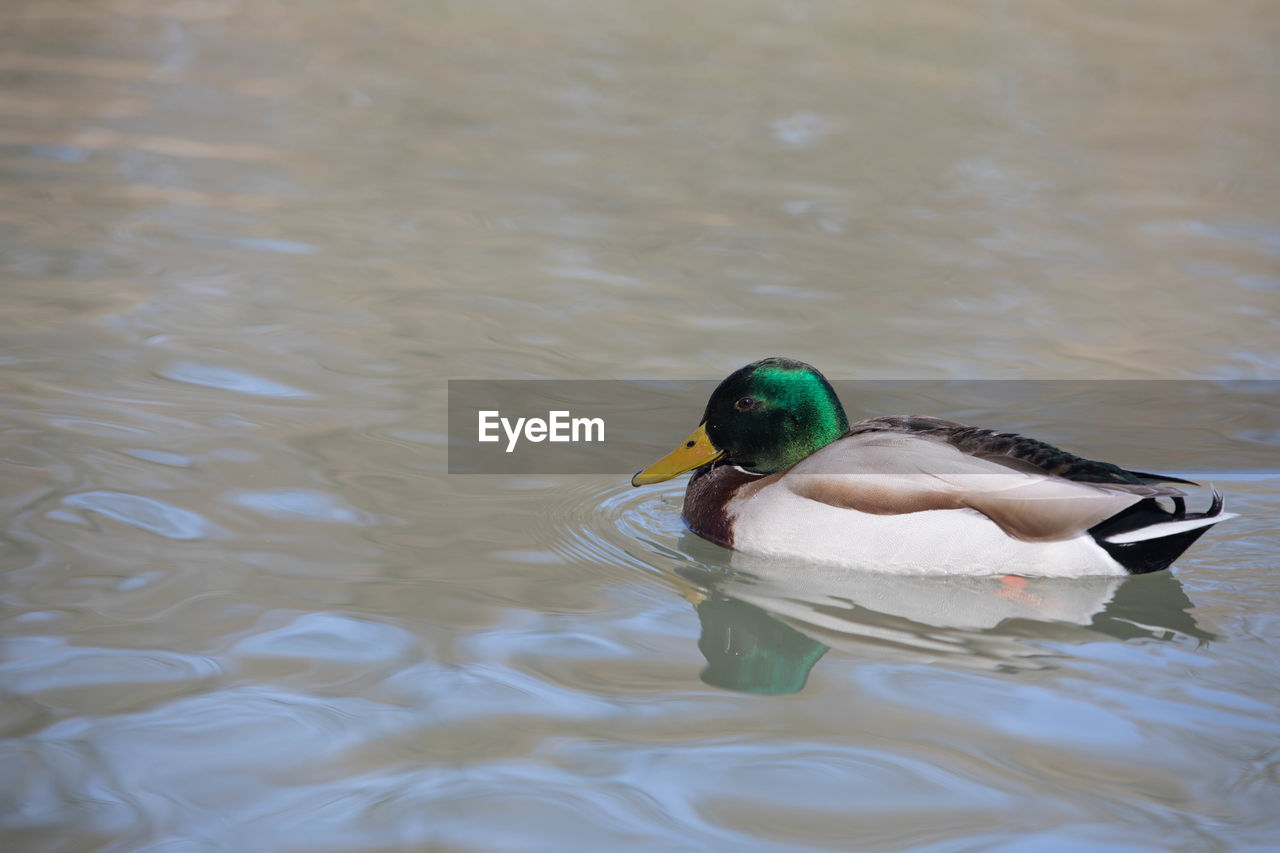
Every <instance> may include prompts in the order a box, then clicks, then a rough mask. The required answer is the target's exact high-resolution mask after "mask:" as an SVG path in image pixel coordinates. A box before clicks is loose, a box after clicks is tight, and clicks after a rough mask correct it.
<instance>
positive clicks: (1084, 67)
mask: <svg viewBox="0 0 1280 853" xmlns="http://www.w3.org/2000/svg"><path fill="white" fill-rule="evenodd" d="M1278 37H1280V19H1278V18H1277V16H1276V14H1275V12H1274V10H1273V9H1272V7H1271V6H1270V4H1265V3H1248V2H1238V3H1230V4H1193V3H1181V4H1175V5H1172V6H1171V5H1169V4H1168V3H1148V2H1136V3H1129V4H1121V5H1091V6H1083V7H1082V6H1070V7H1067V6H1062V5H1060V4H1051V3H1020V4H999V3H980V4H968V5H966V6H964V7H963V8H957V7H955V6H953V5H952V4H945V3H938V4H932V3H913V4H894V5H890V6H885V5H881V4H844V3H832V4H806V3H800V2H789V3H776V4H766V3H751V2H748V3H740V2H734V3H724V2H712V3H703V4H697V5H696V6H693V7H688V6H686V5H684V4H675V3H635V2H624V0H612V1H611V0H605V2H595V1H594V0H593V2H590V3H586V2H574V0H570V2H563V3H543V2H534V3H521V4H516V3H505V2H496V0H495V2H482V3H472V2H467V3H435V4H418V3H378V4H345V3H344V4H315V3H308V2H302V0H280V2H269V3H215V2H199V0H192V2H176V0H175V2H146V0H103V2H98V3H93V4H83V3H75V2H37V0H30V2H23V0H16V2H14V0H11V2H8V3H6V4H4V8H3V10H0V193H2V194H3V199H4V203H3V204H0V270H2V277H0V281H3V306H4V308H3V312H0V345H2V350H0V371H2V374H0V392H2V393H3V403H4V411H3V429H0V482H2V483H3V489H2V490H0V518H2V519H3V524H2V525H0V529H2V530H3V551H0V560H2V561H3V563H2V565H3V568H4V575H3V586H2V588H0V589H2V595H3V603H4V610H3V619H4V621H3V629H2V631H3V643H4V659H3V660H4V662H3V665H2V668H0V689H2V691H3V698H0V735H2V736H3V740H0V768H3V772H0V786H2V787H3V795H2V796H0V832H2V833H3V844H4V847H5V849H6V850H22V851H27V850H32V851H46V850H48V851H55V850H56V851H73V850H74V851H79V850H112V851H118V850H155V851H159V850H165V851H169V850H175V851H176V850H205V849H209V850H250V849H253V850H298V851H303V850H306V851H314V850H391V849H423V848H431V849H448V850H493V849H512V850H515V849H580V850H596V849H633V850H640V849H677V850H686V849H687V850H705V849H749V850H794V849H839V848H846V849H848V848H851V849H863V850H869V849H892V850H900V849H907V848H912V849H921V850H958V849H1008V850H1024V849H1025V850H1031V849H1035V850H1045V849H1049V850H1053V849H1077V848H1079V847H1080V846H1083V845H1085V844H1088V845H1090V846H1091V847H1092V848H1094V849H1101V850H1125V851H1128V850H1146V849H1152V850H1163V849H1188V850H1191V849H1194V850H1247V849H1267V848H1270V847H1271V846H1273V844H1274V840H1275V838H1276V837H1277V833H1280V821H1278V820H1277V818H1276V817H1275V804H1276V802H1277V795H1278V794H1280V778H1278V777H1280V746H1278V745H1280V737H1278V736H1280V715H1278V714H1277V711H1276V698H1277V695H1276V684H1277V683H1280V665H1278V664H1277V662H1276V654H1275V649H1276V647H1277V644H1278V643H1280V618H1278V617H1277V615H1276V613H1277V612H1278V605H1280V581H1278V580H1277V573H1276V562H1277V561H1276V556H1275V542H1276V532H1277V527H1276V522H1275V518H1276V517H1277V515H1278V514H1280V477H1277V475H1276V473H1275V471H1276V469H1275V465H1274V462H1273V460H1274V457H1273V456H1271V455H1270V454H1272V453H1273V448H1274V447H1275V445H1276V439H1277V435H1280V433H1277V431H1276V421H1275V418H1274V417H1272V418H1271V419H1270V421H1269V422H1268V421H1267V420H1266V419H1265V418H1264V419H1262V421H1261V422H1259V421H1258V419H1256V418H1252V419H1250V418H1243V417H1241V415H1240V413H1239V412H1237V411H1234V410H1232V411H1225V412H1221V413H1214V412H1210V413H1209V414H1208V415H1207V416H1206V418H1205V420H1204V423H1205V424H1206V426H1205V428H1204V429H1203V430H1201V431H1197V432H1196V433H1195V434H1194V435H1192V436H1188V443H1187V446H1188V448H1190V449H1191V450H1192V451H1193V452H1191V453H1189V454H1188V456H1187V458H1185V459H1184V460H1183V461H1182V462H1181V463H1180V464H1181V465H1182V466H1183V467H1181V468H1180V469H1179V471H1183V472H1190V473H1196V474H1197V475H1198V476H1205V475H1208V476H1207V477H1205V478H1206V479H1212V480H1213V481H1214V482H1215V483H1216V484H1217V485H1218V487H1219V488H1221V489H1222V490H1223V491H1224V492H1225V493H1226V494H1227V500H1228V507H1229V508H1230V509H1231V510H1233V511H1235V512H1238V513H1240V514H1241V518H1239V519H1236V520H1233V521H1231V522H1229V523H1227V524H1224V525H1222V526H1220V527H1219V528H1217V529H1215V530H1213V531H1212V532H1211V533H1210V534H1208V535H1207V536H1206V537H1205V538H1204V539H1203V540H1202V541H1201V543H1199V544H1197V545H1196V546H1195V547H1194V548H1193V549H1192V550H1191V551H1190V552H1189V553H1188V554H1187V555H1186V556H1185V557H1184V558H1183V559H1182V560H1180V561H1179V562H1178V564H1177V566H1176V567H1175V568H1174V570H1173V571H1172V572H1170V573H1164V574H1161V575H1155V576H1147V577H1139V578H1135V579H1132V580H1128V581H1125V582H1122V583H1119V582H1097V581H1083V582H1080V583H1075V584H1073V583H1066V584H1064V583H1061V582H1057V583H1047V582H1030V583H1028V584H1026V585H1023V586H1018V585H1016V584H1014V585H1009V584H1006V583H1002V582H1000V581H998V580H995V579H980V580H971V581H963V580H956V579H952V580H949V581H945V582H943V581H936V582H931V581H930V580H928V579H915V580H904V579H887V578H877V577H876V576H874V575H858V576H848V575H844V576H831V575H830V574H823V573H821V572H818V571H817V570H815V569H814V568H813V567H805V566H777V565H760V564H758V563H752V562H751V561H743V560H742V559H741V558H735V559H733V560H731V559H730V558H729V557H728V555H726V554H725V553H724V552H722V551H720V550H719V549H717V548H716V547H715V546H712V545H709V544H707V543H705V542H702V541H700V540H698V539H696V538H695V537H691V536H690V535H689V534H687V533H685V532H684V531H683V530H682V528H681V527H680V525H679V521H678V518H677V514H678V513H677V510H678V506H679V499H680V493H681V488H682V485H681V484H680V483H672V484H669V486H664V487H657V488H652V489H645V490H633V489H631V488H630V487H629V486H628V485H627V484H626V482H625V479H624V478H611V477H601V476H541V477H536V478H535V477H516V476H511V477H503V476H460V475H448V474H447V473H446V470H447V457H446V448H445V433H446V418H445V412H444V402H445V383H446V380H449V379H498V378H501V379H512V378H554V379H612V378H673V379H715V378H717V377H719V376H722V375H724V374H726V373H728V372H729V371H731V370H732V369H734V368H736V367H738V366H740V365H742V364H744V363H746V362H748V361H751V360H753V359H755V358H759V357H761V356H764V355H771V354H788V355H792V356H795V357H800V358H804V359H805V360H808V361H810V362H812V363H814V364H816V365H818V366H819V367H820V368H822V369H823V370H825V371H827V372H828V373H830V374H831V375H832V376H833V377H838V378H844V379H901V378H927V379H936V378H1035V379H1066V378H1070V379H1148V380H1157V379H1170V378H1179V379H1276V378H1280V376H1278V369H1280V348H1278V347H1277V344H1276V341H1277V340H1280V336H1278V335H1277V333H1276V327H1277V310H1276V309H1277V307H1280V306H1278V299H1280V296H1278V294H1280V264H1278V260H1277V258H1278V256H1280V219H1277V215H1276V211H1277V210H1280V176H1278V175H1277V173H1276V171H1275V168H1274V152H1275V151H1276V150H1278V148H1280V120H1278V116H1277V113H1276V111H1275V109H1274V104H1275V103H1276V97H1277V94H1278V93H1280V72H1278V71H1277V68H1276V64H1275V59H1274V56H1275V46H1276V44H1277V43H1278V41H1280V38H1278ZM847 402H848V401H847ZM851 408H855V407H854V406H853V405H852V404H851ZM937 414H946V413H941V412H939V413H937ZM1006 415H1007V420H1004V421H1002V422H999V423H991V424H990V425H991V426H1004V425H1008V424H1018V423H1026V422H1028V421H1032V420H1034V419H1035V418H1036V415H1037V413H1036V412H1035V411H1031V410H1025V409H1022V410H1020V409H1019V408H1018V407H1017V406H1016V405H1015V406H1013V407H1011V408H1010V410H1009V411H1008V412H1007V413H1006ZM692 426H693V424H690V423H686V422H684V421H680V422H678V423H673V424H672V427H671V429H672V440H673V441H675V440H678V439H679V438H681V437H683V436H684V435H685V434H686V433H687V432H688V430H689V429H690V428H691V427H692ZM1047 430H1048V434H1045V433H1046V430H1043V429H1042V430H1041V431H1040V434H1042V435H1043V437H1045V438H1048V439H1051V440H1064V439H1063V436H1064V435H1065V436H1080V435H1083V436H1084V437H1086V438H1087V437H1088V435H1089V429H1088V427H1087V424H1086V425H1083V426H1082V425H1081V424H1080V423H1075V424H1064V425H1062V426H1061V430H1062V431H1061V432H1059V431H1058V430H1057V429H1054V428H1053V425H1052V424H1050V425H1048V427H1047ZM1130 440H1131V442H1132V443H1135V444H1139V445H1140V441H1136V440H1133V439H1132V438H1131V439H1130ZM1072 446H1075V447H1077V448H1079V447H1080V445H1079V444H1078V443H1077V444H1075V445H1072ZM1242 448H1243V449H1244V450H1245V451H1248V453H1251V454H1252V457H1251V458H1254V459H1257V460H1268V459H1270V460H1272V462H1271V463H1270V464H1267V463H1266V462H1265V461H1263V462H1260V463H1259V464H1258V465H1257V466H1255V467H1254V468H1240V467H1239V466H1235V467H1230V468H1229V469H1226V468H1224V467H1223V466H1221V465H1217V464H1216V460H1218V459H1219V458H1226V457H1230V458H1233V459H1238V458H1241V453H1242ZM1116 461H1120V462H1125V461H1126V460H1125V459H1118V460H1116ZM1171 473H1178V471H1173V472H1171Z"/></svg>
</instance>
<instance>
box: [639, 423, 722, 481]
mask: <svg viewBox="0 0 1280 853" xmlns="http://www.w3.org/2000/svg"><path fill="white" fill-rule="evenodd" d="M721 456H724V451H723V450H717V449H716V447H715V445H713V444H712V443H711V439H709V438H707V430H706V424H703V425H702V426H700V427H698V428H697V429H695V430H694V431H693V435H691V436H689V437H688V438H687V439H685V442H684V444H681V445H680V446H679V447H677V448H676V449H675V450H673V451H671V452H670V453H668V454H667V455H666V456H664V457H662V458H661V459H659V460H658V461H657V462H655V463H653V464H652V465H650V466H649V467H648V468H645V469H644V470H643V471H641V472H640V473H639V474H636V475H635V476H634V477H632V478H631V485H633V486H647V485H649V484H650V483H661V482H662V481H663V480H670V479H671V478H672V477H679V476H680V475H681V474H683V473H684V472H686V471H692V470H693V469H694V468H701V467H702V466H703V465H706V464H708V463H711V462H715V461H716V460H717V459H719V458H720V457H721Z"/></svg>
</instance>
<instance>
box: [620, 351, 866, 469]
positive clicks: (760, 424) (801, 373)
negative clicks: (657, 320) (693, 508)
mask: <svg viewBox="0 0 1280 853" xmlns="http://www.w3.org/2000/svg"><path fill="white" fill-rule="evenodd" d="M848 431H849V419H848V418H846V417H845V414H844V407H843V406H841V405H840V400H839V398H837V397H836V392H835V391H834V390H832V388H831V385H830V383H828V382H827V380H826V379H825V378H824V377H823V375H822V374H821V373H819V372H818V371H817V370H815V369H813V368H812V367H810V366H809V365H807V364H805V363H804V362H802V361H794V360H792V359H789V358H766V359H763V360H761V361H757V362H754V363H753V364H748V365H747V366H746V367H744V368H742V369H740V370H736V371H734V372H733V373H732V374H731V375H730V376H729V378H727V379H725V380H724V381H723V382H721V383H720V385H719V387H717V388H716V390H715V392H714V393H713V394H712V395H711V399H710V400H709V401H708V402H707V410H706V411H705V412H704V413H703V415H702V425H701V426H699V427H698V428H697V429H696V430H694V431H693V434H692V435H690V436H689V438H688V440H687V441H685V442H684V443H683V444H681V445H680V446H679V447H677V448H676V449H675V450H673V451H671V452H670V453H668V454H667V455H666V456H664V457H662V458H661V459H659V460H658V461H657V462H655V463H653V464H652V465H650V466H649V467H648V468H646V469H644V470H643V471H641V472H640V473H638V474H636V475H635V476H634V477H632V478H631V484H632V485H633V486H645V485H648V484H650V483H661V482H662V481H663V480H670V479H671V478H672V477H676V476H679V475H680V474H683V473H685V472H686V471H692V470H693V469H694V468H698V467H701V466H703V465H709V464H711V463H713V462H716V461H719V460H722V459H723V460H724V461H725V462H728V463H730V464H732V465H740V466H742V467H743V468H745V469H746V470H748V471H754V472H756V473H759V474H772V473H773V472H774V471H781V470H782V469H783V468H787V467H790V466H791V465H794V464H795V463H797V462H799V461H800V460H801V459H803V458H805V457H806V456H808V455H809V454H810V453H813V452H814V451H816V450H818V449H820V448H823V447H826V446H827V445H828V444H830V443H831V442H833V441H835V440H836V439H837V438H840V436H842V435H844V434H845V433H846V432H848Z"/></svg>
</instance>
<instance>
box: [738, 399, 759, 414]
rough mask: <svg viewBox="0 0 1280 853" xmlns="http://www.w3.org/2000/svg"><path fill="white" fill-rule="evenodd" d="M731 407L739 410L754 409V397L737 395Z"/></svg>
mask: <svg viewBox="0 0 1280 853" xmlns="http://www.w3.org/2000/svg"><path fill="white" fill-rule="evenodd" d="M733 407H734V408H735V409H737V410H738V411H739V412H745V411H748V410H750V409H754V408H755V407H756V398H755V397H739V398H738V401H737V402H736V403H734V404H733Z"/></svg>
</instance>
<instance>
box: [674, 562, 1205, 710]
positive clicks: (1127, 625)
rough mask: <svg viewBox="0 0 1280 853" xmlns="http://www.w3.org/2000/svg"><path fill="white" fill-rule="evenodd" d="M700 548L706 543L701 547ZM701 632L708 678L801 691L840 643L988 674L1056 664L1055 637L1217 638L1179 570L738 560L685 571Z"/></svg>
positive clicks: (853, 649)
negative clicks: (1015, 571)
mask: <svg viewBox="0 0 1280 853" xmlns="http://www.w3.org/2000/svg"><path fill="white" fill-rule="evenodd" d="M695 547H696V546H695ZM679 574H680V575H681V577H682V580H683V581H684V583H683V584H682V586H684V587H685V589H684V595H685V597H686V598H687V599H688V600H689V601H690V603H692V604H693V606H694V609H695V611H696V612H697V614H698V620H699V622H700V623H701V627H702V631H701V636H700V637H699V639H698V648H699V650H700V651H701V652H702V655H703V657H705V658H706V660H707V666H706V668H705V669H704V670H703V671H702V674H701V677H702V680H703V681H704V682H706V683H707V684H710V685H712V686H715V687H721V688H725V689H727V690H735V691H738V692H743V693H755V694H765V695H781V694H788V693H797V692H799V691H800V690H802V689H803V688H804V686H805V684H806V682H807V681H808V678H809V673H810V671H811V670H812V669H813V666H814V665H815V664H816V663H817V662H818V661H819V660H820V659H821V658H822V657H823V655H825V654H826V653H827V652H828V651H829V650H831V649H832V648H835V649H838V650H840V651H843V652H847V653H849V654H853V655H857V656H859V657H862V658H866V657H868V656H874V657H876V658H878V659H885V658H888V659H895V660H900V661H904V662H911V661H915V662H927V661H937V660H941V659H946V660H948V661H949V662H955V663H958V664H960V665H965V666H973V667H977V668H986V669H1001V670H1019V669H1037V668H1043V667H1045V666H1048V665H1050V664H1049V663H1048V662H1047V661H1048V659H1050V658H1051V657H1052V656H1053V655H1054V651H1053V649H1052V645H1053V644H1070V643H1084V642H1091V641H1097V640H1101V639H1103V638H1112V639H1119V640H1127V639H1133V638H1144V637H1145V638H1151V639H1158V640H1177V639H1184V640H1185V639H1188V638H1189V639H1191V640H1193V641H1195V642H1203V641H1207V640H1211V639H1213V635H1212V634H1209V633H1208V632H1206V631H1204V630H1202V629H1201V628H1199V627H1198V626H1197V625H1196V622H1195V619H1194V617H1193V616H1192V614H1191V610H1192V609H1193V608H1194V605H1193V604H1192V602H1191V600H1190V599H1189V598H1188V597H1187V595H1186V593H1185V592H1184V591H1183V589H1182V585H1181V583H1179V582H1178V579H1177V578H1176V577H1175V576H1174V575H1173V574H1171V573H1169V572H1159V573H1155V574H1148V575H1135V576H1132V577H1129V578H1109V577H1100V578H1072V579H1056V578H1023V577H1018V576H1011V575H1003V576H992V577H959V576H957V577H938V576H918V577H914V576H902V575H884V574H878V573H875V572H849V571H848V570H847V569H845V570H839V571H830V570H827V569H824V567H822V566H813V565H807V566H806V565H804V564H803V563H796V564H791V563H787V564H786V565H780V564H779V562H778V561H769V560H765V559H763V558H750V557H744V556H743V555H734V559H733V563H732V565H731V567H729V568H727V569H726V568H724V567H711V566H695V567H689V568H686V569H682V570H680V572H679Z"/></svg>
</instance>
